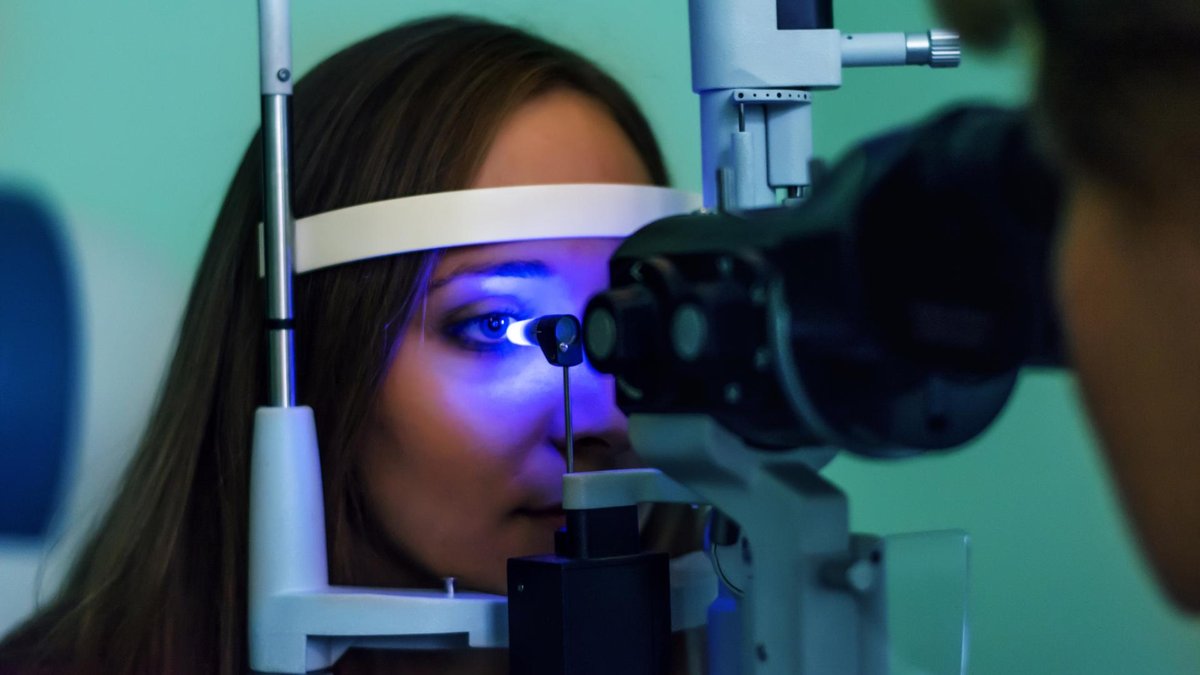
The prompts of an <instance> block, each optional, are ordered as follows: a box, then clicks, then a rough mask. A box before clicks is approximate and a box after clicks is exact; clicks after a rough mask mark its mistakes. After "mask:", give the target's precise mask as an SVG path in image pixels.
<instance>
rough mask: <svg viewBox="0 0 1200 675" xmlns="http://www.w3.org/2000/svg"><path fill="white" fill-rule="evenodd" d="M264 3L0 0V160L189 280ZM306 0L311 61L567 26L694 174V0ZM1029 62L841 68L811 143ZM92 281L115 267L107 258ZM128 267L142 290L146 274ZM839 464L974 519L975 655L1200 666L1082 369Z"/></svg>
mask: <svg viewBox="0 0 1200 675" xmlns="http://www.w3.org/2000/svg"><path fill="white" fill-rule="evenodd" d="M255 4H256V3H254V2H252V1H251V0H243V1H241V2H236V3H235V2H230V1H228V0H216V1H212V0H210V1H206V2H197V1H194V0H193V1H192V2H163V1H162V0H153V1H152V0H125V1H124V2H109V3H93V2H84V1H82V0H77V1H71V0H61V1H56V2H55V1H51V2H16V1H15V0H7V1H6V2H3V3H2V4H0V181H3V180H17V181H20V182H22V183H24V184H25V185H28V186H31V187H33V188H34V189H37V190H39V191H41V192H42V193H44V194H45V195H47V196H48V197H50V198H51V199H53V200H54V201H55V202H56V203H57V205H58V207H59V209H60V211H61V212H62V213H63V214H65V217H66V220H67V222H68V225H69V227H70V229H71V230H72V231H73V232H74V233H75V234H76V235H77V237H78V238H79V239H80V240H83V241H91V242H96V241H114V242H133V245H131V247H130V250H136V255H138V256H153V257H156V258H157V263H156V265H155V269H157V270H158V276H157V277H156V278H154V279H148V280H147V282H146V283H147V285H153V286H156V287H160V290H161V287H167V288H174V289H176V290H177V293H178V294H179V296H182V294H183V293H184V291H185V289H186V286H187V284H188V283H190V276H191V274H192V271H193V269H194V266H195V264H196V262H197V260H198V257H199V254H200V251H201V248H202V246H203V244H204V241H205V239H206V237H207V232H208V228H209V226H210V224H211V221H212V219H213V217H214V216H215V214H216V210H217V208H218V206H219V203H220V199H221V196H222V194H223V191H224V188H225V185H226V183H227V181H228V180H229V177H230V175H231V174H232V171H233V167H234V165H235V162H236V161H237V159H238V157H239V156H240V154H241V152H242V150H243V148H244V146H245V143H246V142H247V140H248V139H249V136H250V134H251V133H252V131H253V129H254V128H255V127H256V125H257V123H258V121H257V79H256V78H257V70H256V67H257V51H256V44H255V40H256V13H255ZM295 5H296V6H295V8H294V24H295V36H296V37H295V53H296V58H295V60H296V67H297V70H298V71H301V72H302V71H304V70H306V69H307V68H308V67H309V66H311V65H312V64H313V63H315V62H316V61H317V60H319V59H320V58H322V57H323V56H325V55H327V54H329V53H330V52H331V51H333V50H334V49H336V48H337V47H339V46H341V45H343V44H345V43H347V42H348V41H351V40H354V39H356V38H358V37H361V36H364V35H366V34H368V33H370V32H373V31H375V30H377V29H380V28H383V27H385V26H388V25H391V24H393V23H396V22H398V21H401V20H403V19H405V18H408V17H412V16H416V15H421V14H426V13H431V12H437V11H470V12H476V13H483V14H485V15H487V16H491V17H495V18H499V19H502V20H506V21H510V22H514V23H517V24H520V25H523V26H526V27H529V28H532V29H534V30H537V31H539V32H542V33H544V34H546V35H549V36H551V37H553V38H556V39H558V40H559V41H561V42H564V43H566V44H568V45H570V46H573V47H575V48H577V49H579V50H580V51H582V52H584V53H586V54H588V55H590V56H592V57H593V58H595V59H596V60H598V61H599V62H600V63H601V64H603V65H604V66H606V67H607V68H609V69H610V70H611V71H612V72H613V73H614V74H615V75H616V76H617V77H618V79H620V80H622V81H623V82H625V83H627V85H628V86H629V87H630V89H631V90H632V91H633V92H634V94H635V96H637V98H638V99H639V100H640V101H641V103H642V104H643V106H644V107H645V108H646V110H647V112H648V114H649V115H650V117H651V119H652V121H653V123H654V126H655V128H656V130H657V132H658V134H659V136H660V138H661V140H662V142H663V145H664V148H665V150H666V152H667V154H668V156H669V164H670V168H671V171H672V173H673V175H674V176H675V179H676V182H677V183H679V184H680V185H682V186H684V187H690V188H695V187H697V186H698V184H699V175H698V163H699V152H698V150H697V148H696V145H695V143H696V137H697V128H698V125H697V120H696V114H695V108H696V106H695V101H694V98H693V96H692V94H691V92H690V87H689V81H688V77H689V75H688V74H689V70H688V41H687V27H686V26H687V24H686V2H684V0H653V1H650V0H607V1H606V2H582V1H581V0H492V1H491V2H488V3H486V4H485V3H482V2H466V1H461V0H442V1H440V2H436V1H431V0H424V1H422V2H402V1H398V0H388V1H386V2H385V1H383V0H340V1H338V2H328V1H326V2H316V1H311V0H310V1H301V2H296V3H295ZM835 7H836V11H837V15H838V24H839V27H840V28H841V29H843V30H845V31H878V30H905V29H907V30H915V29H919V28H922V27H925V26H928V25H930V24H931V21H932V19H931V18H930V16H929V14H928V12H927V11H926V10H925V9H924V6H923V5H922V4H921V3H919V2H916V1H915V0H891V1H889V2H886V3H884V2H875V1H873V0H841V1H840V2H838V3H836V6H835ZM1027 79H1028V78H1027V74H1026V72H1025V69H1024V67H1023V64H1022V63H1020V60H1019V59H1018V58H1016V57H1014V56H1008V57H1004V58H1001V59H998V60H997V59H988V58H984V57H983V56H981V55H978V54H973V53H968V54H967V55H966V65H964V66H963V67H962V68H961V69H959V70H957V71H941V72H933V71H929V70H928V69H915V68H908V69H877V70H870V71H866V70H863V71H850V72H848V73H847V74H846V78H845V87H844V88H843V89H842V90H841V91H838V92H831V93H823V94H820V95H818V96H817V97H816V108H815V111H816V112H815V124H816V134H817V148H818V151H819V152H821V153H822V154H826V155H832V154H836V153H838V152H839V151H841V150H842V149H844V148H845V147H846V145H847V144H848V143H849V142H851V141H852V140H853V139H855V138H858V137H861V136H862V135H864V134H867V133H869V132H872V131H874V130H878V129H882V128H885V127H887V126H889V125H893V124H896V123H900V122H903V121H906V120H909V119H911V118H913V117H914V116H919V115H921V114H924V113H926V112H928V111H930V110H933V109H935V108H937V107H939V106H941V105H944V104H946V103H947V102H949V101H952V100H957V99H961V98H976V99H991V100H1002V101H1009V102H1017V101H1021V100H1023V99H1024V98H1025V90H1026V86H1027V84H1026V83H1027ZM122 245H125V244H122ZM79 255H80V257H81V258H83V259H86V258H87V256H88V255H89V252H88V251H87V250H84V251H81V252H80V254H79ZM85 263H86V260H85ZM85 266H86V265H85ZM89 274H90V273H89ZM85 276H86V275H85ZM86 281H87V283H88V284H92V285H95V286H97V287H99V288H104V285H105V279H104V277H103V276H102V275H101V276H98V277H97V276H95V275H90V276H86ZM122 288H123V289H124V290H123V292H124V293H127V294H129V297H128V298H127V302H128V303H130V304H132V305H135V306H136V305H137V303H138V302H139V298H138V295H137V294H138V290H137V286H136V285H133V286H128V285H126V286H122ZM93 292H95V290H94V289H93ZM94 321H96V322H100V321H102V320H101V319H94ZM97 325H99V324H97ZM98 330H99V329H98ZM130 339H133V340H136V339H137V337H136V336H133V337H131V338H130ZM90 358H92V359H93V360H96V359H99V360H104V359H110V356H109V355H106V354H103V353H101V354H92V355H91V356H90ZM114 358H115V357H114ZM121 358H126V359H129V361H130V363H128V364H127V365H128V367H129V368H138V367H142V368H146V367H147V366H146V365H145V364H139V363H136V362H134V360H133V359H130V358H129V357H128V356H123V357H121ZM110 360H111V359H110ZM828 473H829V475H830V476H832V477H833V478H834V479H835V480H836V481H838V482H839V483H840V484H841V485H843V486H844V487H845V489H846V490H847V492H848V493H849V494H850V496H851V503H852V509H853V517H854V521H855V525H856V527H857V528H859V529H861V530H864V531H874V532H881V533H887V532H899V531H908V530H922V529H937V528H945V527H960V528H963V529H966V530H968V531H970V533H971V534H972V538H973V545H974V549H973V560H972V564H973V578H972V590H971V598H970V601H971V605H972V617H973V627H972V631H973V633H972V648H973V651H972V661H971V663H972V672H974V673H996V674H1000V673H1079V674H1089V675H1090V674H1098V673H1112V674H1118V673H1120V674H1124V673H1184V672H1200V625H1198V624H1197V622H1196V621H1194V620H1192V621H1190V622H1189V621H1187V620H1185V619H1183V618H1181V617H1180V616H1178V615H1177V614H1174V613H1173V612H1172V611H1171V610H1170V609H1169V608H1168V606H1167V604H1166V603H1165V601H1164V600H1163V598H1162V597H1161V596H1160V595H1159V593H1158V592H1157V591H1156V589H1155V587H1154V585H1153V583H1152V581H1151V579H1150V577H1149V576H1148V572H1147V569H1146V566H1145V564H1144V562H1143V561H1142V560H1141V559H1140V558H1139V556H1138V554H1137V550H1136V548H1135V545H1134V542H1133V541H1132V539H1131V536H1130V533H1129V531H1128V528H1127V527H1126V525H1125V523H1124V522H1123V520H1122V518H1121V516H1120V512H1119V509H1118V505H1117V504H1116V502H1115V499H1114V497H1113V494H1112V490H1111V486H1110V484H1109V480H1108V478H1107V476H1106V475H1105V471H1104V467H1103V465H1102V464H1101V462H1100V461H1099V460H1098V458H1097V453H1096V450H1095V448H1094V446H1093V443H1092V442H1091V440H1090V438H1089V435H1088V428H1087V423H1086V421H1085V420H1084V419H1083V417H1082V415H1081V412H1080V410H1079V408H1078V405H1077V402H1076V398H1075V396H1074V393H1073V391H1072V382H1071V380H1070V378H1067V377H1064V376H1060V375H1032V376H1028V377H1026V378H1025V379H1024V380H1023V382H1022V384H1021V386H1020V388H1019V392H1018V395H1017V397H1016V398H1015V400H1014V401H1013V403H1012V405H1011V406H1010V408H1009V409H1008V411H1007V412H1006V413H1005V415H1004V417H1003V418H1002V420H1001V421H1000V422H999V423H998V424H997V425H996V426H995V427H994V428H993V429H992V430H990V431H989V433H988V434H986V435H985V437H984V438H982V439H981V440H979V441H978V442H976V443H974V444H973V445H972V446H971V447H969V448H966V449H965V450H963V451H961V452H957V453H955V454H952V455H949V456H944V457H935V458H928V459H921V460H916V461H909V462H904V463H899V464H877V463H870V462H864V461H860V460H856V459H853V458H840V459H838V460H837V461H836V462H835V464H834V466H833V467H832V468H831V469H830V471H829V472H828ZM2 564H3V563H0V565H2Z"/></svg>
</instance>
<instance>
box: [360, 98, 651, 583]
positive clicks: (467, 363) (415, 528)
mask: <svg viewBox="0 0 1200 675" xmlns="http://www.w3.org/2000/svg"><path fill="white" fill-rule="evenodd" d="M648 182H649V176H648V174H647V171H646V168H645V167H644V166H643V164H642V162H641V160H640V158H639V157H638V154H637V152H636V151H635V149H634V148H633V146H632V144H631V143H630V142H629V140H628V139H627V138H626V136H625V134H624V133H623V132H622V131H621V129H620V127H618V126H617V124H616V123H615V122H614V121H613V120H612V119H611V118H610V117H609V115H608V114H607V113H606V112H605V111H604V109H603V108H601V107H600V105H599V104H597V103H595V102H594V101H592V100H591V99H589V98H587V97H586V96H584V95H582V94H577V93H574V92H571V91H567V90H556V91H553V92H550V93H547V94H545V95H542V96H540V97H538V98H536V99H534V100H532V101H530V102H528V103H526V104H525V105H523V106H522V107H521V108H519V109H518V110H517V111H516V112H515V113H514V114H513V115H512V117H511V118H510V119H509V120H507V121H506V122H505V123H504V124H503V125H502V126H501V128H500V130H499V132H498V134H497V137H496V139H495V141H494V142H493V145H492V147H491V148H490V150H489V152H488V154H487V156H486V158H485V161H484V164H483V166H482V168H481V169H480V171H479V174H478V175H477V177H476V180H475V183H474V185H473V187H478V188H483V187H500V186H506V185H533V184H546V183H648ZM617 244H618V242H617V241H616V240H611V239H576V240H569V239H564V240H552V241H535V242H518V243H510V244H495V245H485V246H475V247H470V248H463V249H455V250H451V251H449V252H448V253H446V254H445V255H444V256H443V257H442V259H441V261H440V262H439V263H438V265H437V268H436V269H435V270H434V272H433V277H432V283H431V286H430V290H429V292H428V295H427V297H426V298H425V300H424V303H423V306H422V307H421V308H420V309H419V310H418V312H417V316H416V317H415V318H414V320H413V321H412V322H411V325H410V326H409V327H408V329H407V330H406V332H405V334H404V335H403V337H402V338H401V340H400V343H399V345H398V347H397V349H396V353H395V355H394V357H393V360H392V362H391V363H390V365H389V366H388V370H387V373H386V375H385V380H384V384H383V389H382V391H381V394H380V397H379V400H378V401H377V405H376V410H375V414H374V418H373V422H372V425H371V427H370V429H369V432H368V441H367V444H366V447H365V448H364V454H363V458H362V465H361V467H360V470H361V475H362V476H363V481H364V483H365V489H366V497H367V503H368V508H370V509H371V511H372V516H373V518H374V520H375V521H376V522H378V523H379V524H380V525H381V527H382V528H383V530H384V535H385V536H386V537H387V538H388V539H389V540H390V541H391V542H392V543H393V544H394V545H395V546H396V547H397V548H398V549H399V550H401V551H402V552H403V553H404V554H406V555H407V556H409V557H411V558H412V559H413V560H415V561H416V562H417V563H418V564H419V565H420V566H421V567H422V568H424V571H427V572H431V573H433V574H434V575H436V576H440V577H449V576H453V577H456V578H457V579H458V583H459V584H460V585H462V586H466V587H470V588H476V589H481V590H486V591H491V592H497V593H503V592H504V590H505V568H506V560H507V559H508V558H511V557H517V556H524V555H532V554H537V553H546V552H549V551H551V550H553V535H554V531H555V529H557V528H558V527H559V526H560V525H561V524H562V522H563V515H562V508H561V504H562V474H563V472H564V471H565V467H566V460H565V456H564V450H565V447H566V437H565V435H564V418H563V388H562V379H563V377H562V370H561V369H559V368H557V367H554V366H551V365H550V364H549V363H547V361H546V359H545V357H544V356H543V355H542V353H541V351H540V350H538V349H536V348H530V347H518V346H515V345H512V344H510V343H508V342H507V341H506V340H505V339H504V328H505V327H506V326H507V325H508V324H509V323H510V322H512V321H518V320H521V319H529V318H533V317H537V316H542V315H545V314H573V315H575V316H581V315H582V314H583V309H584V305H585V304H586V302H587V300H588V298H589V297H590V296H591V295H593V294H594V293H596V292H598V291H600V290H602V289H603V288H604V287H605V285H606V283H607V281H608V272H607V263H608V258H609V256H610V255H611V254H612V252H613V251H614V250H615V248H616V246H617ZM571 403H572V412H573V420H572V421H573V426H574V435H575V439H576V445H575V448H576V463H577V468H578V469H580V470H591V469H599V468H611V467H616V466H628V465H631V464H632V463H633V458H632V453H631V451H630V449H629V444H628V440H627V438H626V435H625V419H624V417H623V416H622V415H621V413H620V411H618V410H617V408H616V407H615V405H614V392H613V384H612V382H611V380H610V378H608V377H605V376H601V375H599V374H598V373H596V372H595V371H594V370H592V369H591V368H590V367H589V366H588V365H587V364H584V365H582V366H579V367H576V368H573V369H572V370H571Z"/></svg>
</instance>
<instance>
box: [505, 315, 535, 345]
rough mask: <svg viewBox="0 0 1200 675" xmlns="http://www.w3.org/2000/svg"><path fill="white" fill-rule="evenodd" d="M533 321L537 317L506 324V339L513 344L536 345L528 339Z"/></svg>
mask: <svg viewBox="0 0 1200 675" xmlns="http://www.w3.org/2000/svg"><path fill="white" fill-rule="evenodd" d="M534 321H537V319H526V320H524V321H514V322H512V323H510V324H508V330H507V331H505V333H504V336H505V337H507V338H508V341H509V342H511V343H513V344H514V345H521V346H522V347H534V346H536V345H535V344H534V342H533V341H532V340H530V339H529V329H530V328H531V327H532V326H533V322H534Z"/></svg>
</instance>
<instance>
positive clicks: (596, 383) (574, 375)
mask: <svg viewBox="0 0 1200 675" xmlns="http://www.w3.org/2000/svg"><path fill="white" fill-rule="evenodd" d="M568 376H569V379H570V397H571V400H570V408H571V433H572V435H573V436H574V441H575V442H574V446H575V470H576V471H599V470H603V469H618V468H628V467H632V466H636V464H637V462H636V458H635V457H634V456H633V452H632V447H631V445H630V442H629V425H628V422H627V420H626V418H625V414H624V413H622V412H621V410H620V409H619V408H617V400H616V382H615V380H614V379H613V377H612V376H611V375H605V374H602V373H599V372H596V370H595V369H593V368H592V367H591V365H590V364H589V363H588V362H587V361H584V362H583V363H581V364H579V365H578V366H575V367H574V368H571V369H570V372H569V373H568ZM554 444H555V445H556V446H557V447H558V448H559V450H560V451H562V452H564V453H565V452H566V447H567V437H566V422H565V416H564V417H563V420H560V422H559V423H558V424H556V425H555V439H554Z"/></svg>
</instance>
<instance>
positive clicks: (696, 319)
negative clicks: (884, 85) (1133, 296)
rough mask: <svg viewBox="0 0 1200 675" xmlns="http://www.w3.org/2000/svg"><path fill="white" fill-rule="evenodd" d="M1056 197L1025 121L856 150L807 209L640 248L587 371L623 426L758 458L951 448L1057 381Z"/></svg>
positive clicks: (684, 221) (957, 123)
mask: <svg viewBox="0 0 1200 675" xmlns="http://www.w3.org/2000/svg"><path fill="white" fill-rule="evenodd" d="M1059 193H1060V187H1059V179H1058V176H1057V174H1056V172H1055V170H1054V169H1053V167H1052V166H1051V163H1050V162H1048V161H1047V160H1046V158H1045V157H1044V155H1043V153H1042V152H1041V151H1040V150H1039V148H1038V144H1037V142H1036V133H1035V129H1034V126H1033V125H1032V123H1031V122H1030V120H1029V117H1028V115H1027V114H1025V113H1024V112H1022V111H1013V110H1004V109H998V108H992V107H965V108H957V109H954V110H951V111H949V112H946V113H943V114H941V115H938V116H937V117H935V118H933V119H930V120H928V121H927V122H925V123H923V124H920V125H917V126H914V127H911V128H908V129H904V130H902V131H898V132H894V133H891V134H888V135H886V136H882V137H879V138H876V139H874V140H872V141H869V142H867V143H864V144H862V145H861V146H859V147H858V148H857V149H855V150H854V151H852V152H851V153H849V155H848V156H846V157H845V158H844V159H843V160H842V161H841V162H839V163H838V164H837V165H836V166H835V167H834V168H832V169H831V170H830V171H829V172H827V174H826V175H825V176H824V177H823V178H821V179H820V180H819V181H818V183H817V184H816V186H815V189H814V196H813V197H812V198H811V199H810V200H808V201H807V202H805V203H803V204H802V205H800V206H796V207H780V208H774V209H764V210H759V211H750V212H741V213H729V212H726V213H719V214H693V215H684V216H677V217H672V218H667V219H664V220H661V221H658V222H655V223H652V224H650V225H648V226H647V227H645V228H643V229H641V230H640V231H638V232H637V233H635V234H634V235H633V236H631V237H630V238H629V239H628V240H626V241H625V242H624V243H623V245H622V246H621V247H620V248H619V249H618V250H617V252H616V253H615V254H614V256H613V258H612V260H611V262H610V275H611V276H610V288H609V290H608V291H606V292H604V293H601V294H600V295H598V296H596V297H595V298H593V299H592V300H591V302H590V303H589V305H588V308H587V311H586V313H585V317H584V322H583V323H584V326H585V332H584V344H585V349H586V351H587V355H588V358H589V360H590V361H591V363H592V364H593V365H594V366H595V367H596V368H597V369H598V370H600V371H602V372H606V373H612V374H613V375H615V376H616V377H617V381H618V404H619V406H620V407H621V409H622V410H623V411H625V412H626V413H627V414H635V413H703V414H708V415H711V416H713V417H714V418H716V419H717V420H719V421H720V422H722V423H723V424H724V426H726V427H727V428H729V429H730V430H731V431H733V432H735V433H736V434H738V435H739V436H741V437H742V438H743V439H744V440H745V441H746V442H748V443H749V444H751V445H755V446H758V447H761V448H764V449H773V448H794V447H802V446H810V445H835V446H838V447H842V448H845V449H848V450H851V451H853V452H857V453H860V454H865V455H872V456H897V455H908V454H913V453H916V452H922V451H927V450H942V449H947V448H951V447H954V446H957V445H960V444H962V443H964V442H966V441H968V440H970V439H971V438H973V437H975V436H976V435H977V434H979V433H980V432H981V431H982V430H983V429H985V428H987V426H988V425H989V424H990V423H991V422H992V421H993V419H994V418H995V417H996V415H997V414H998V413H999V411H1000V410H1001V409H1002V407H1003V406H1004V404H1005V403H1006V401H1007V400H1008V398H1009V395H1010V393H1011V391H1012V388H1013V385H1014V382H1015V379H1016V374H1017V371H1018V369H1019V368H1020V367H1022V366H1024V365H1043V366H1055V365H1060V364H1061V363H1062V349H1061V344H1060V343H1061V340H1060V337H1059V330H1058V321H1057V317H1056V311H1055V306H1054V302H1053V294H1052V289H1051V270H1050V267H1051V262H1052V261H1051V257H1052V248H1053V246H1052V244H1053V240H1054V233H1055V229H1056V223H1057V221H1058V212H1059V202H1060V198H1059Z"/></svg>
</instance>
